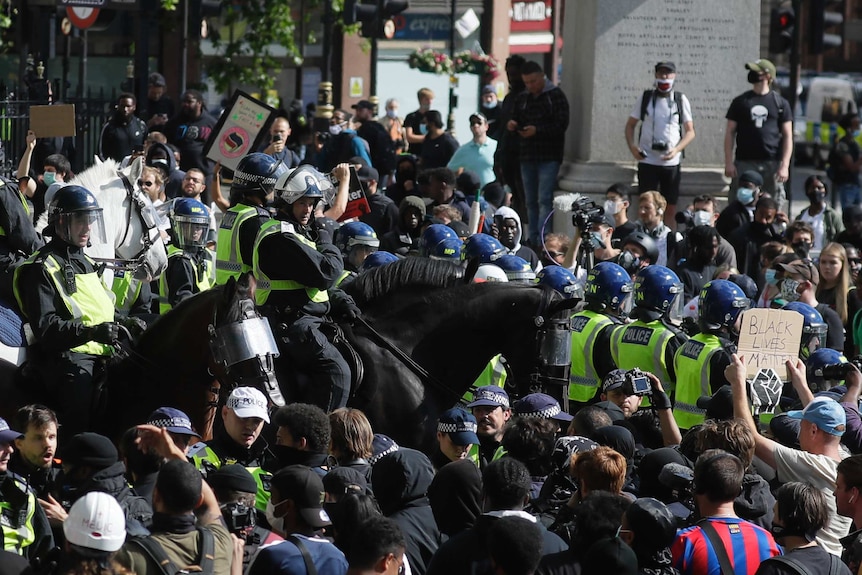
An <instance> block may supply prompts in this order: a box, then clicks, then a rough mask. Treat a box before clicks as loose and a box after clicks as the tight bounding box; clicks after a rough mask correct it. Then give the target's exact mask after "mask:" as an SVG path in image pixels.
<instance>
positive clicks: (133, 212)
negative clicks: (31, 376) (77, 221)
mask: <svg viewBox="0 0 862 575" xmlns="http://www.w3.org/2000/svg"><path fill="white" fill-rule="evenodd" d="M142 170H143V158H138V159H136V160H135V161H134V162H132V163H131V164H129V166H127V167H126V168H123V169H122V170H121V169H119V164H118V163H117V162H115V161H114V160H106V161H104V162H102V161H99V160H98V158H97V159H96V164H95V165H93V166H92V167H90V168H87V169H86V170H84V171H83V172H81V173H80V174H78V175H77V176H76V177H75V178H74V179H73V180H71V182H69V183H71V184H77V185H79V186H83V187H85V188H87V189H88V190H90V192H92V193H93V195H94V196H96V200H97V201H98V202H99V207H101V208H102V217H103V218H104V220H105V236H106V238H107V240H108V243H106V244H93V245H91V246H88V247H87V248H86V252H87V255H89V256H90V257H91V258H93V259H95V260H97V261H99V260H101V261H105V262H109V263H113V264H119V265H120V267H124V268H126V269H131V270H133V271H134V274H135V277H136V278H138V279H141V280H144V281H151V280H154V279H156V278H158V277H159V276H160V275H161V274H162V273H163V272H164V271H165V269H167V267H168V255H167V251H166V249H165V244H164V242H163V241H162V239H161V237H160V234H159V229H158V222H159V219H158V215H157V214H156V211H155V209H154V208H153V203H152V202H151V201H150V198H149V197H148V196H147V194H145V193H144V192H143V191H142V190H141V188H140V186H139V185H138V180H140V178H141V171H142ZM47 225H48V214H47V210H46V212H45V213H43V214H42V215H41V216H40V217H39V221H38V222H37V223H36V230H37V231H39V232H41V231H42V230H43V229H44V228H45V226H47ZM102 279H103V281H104V282H105V285H107V286H108V287H110V286H111V282H112V280H113V270H112V269H111V267H110V266H109V267H108V268H107V269H106V270H105V272H104V273H103V274H102ZM0 321H4V318H2V317H0ZM0 327H8V326H5V325H4V326H0ZM13 327H14V326H13ZM26 357H27V355H26V348H25V347H24V346H23V345H22V346H21V347H10V346H8V345H6V344H5V343H3V341H0V378H2V377H4V375H5V374H4V369H3V368H4V362H5V368H7V369H8V368H11V367H13V366H14V367H18V366H21V365H22V364H23V363H24V361H25V360H26ZM9 364H12V365H11V366H10V365H9Z"/></svg>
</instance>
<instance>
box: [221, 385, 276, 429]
mask: <svg viewBox="0 0 862 575" xmlns="http://www.w3.org/2000/svg"><path fill="white" fill-rule="evenodd" d="M227 406H228V407H229V408H230V409H232V410H233V412H234V413H236V416H237V417H242V418H246V417H259V418H260V419H262V420H264V421H265V422H267V423H269V412H268V411H267V409H266V407H267V401H266V397H265V396H264V395H263V392H261V391H259V390H257V389H255V388H253V387H237V388H236V389H234V390H233V391H232V392H230V396H228V398H227Z"/></svg>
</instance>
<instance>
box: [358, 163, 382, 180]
mask: <svg viewBox="0 0 862 575" xmlns="http://www.w3.org/2000/svg"><path fill="white" fill-rule="evenodd" d="M356 175H357V176H358V177H359V180H360V181H362V182H368V181H371V180H374V181H375V182H379V181H380V172H378V171H377V170H375V169H374V168H372V167H371V166H362V167H361V168H359V169H358V170H356Z"/></svg>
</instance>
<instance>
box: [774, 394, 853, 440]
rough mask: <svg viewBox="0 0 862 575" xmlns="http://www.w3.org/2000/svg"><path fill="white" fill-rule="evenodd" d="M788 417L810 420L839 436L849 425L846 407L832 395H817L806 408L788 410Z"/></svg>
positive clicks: (827, 431)
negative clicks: (845, 411)
mask: <svg viewBox="0 0 862 575" xmlns="http://www.w3.org/2000/svg"><path fill="white" fill-rule="evenodd" d="M787 417H790V418H791V419H802V420H805V421H809V422H811V423H813V424H814V425H816V426H817V427H818V428H820V429H821V430H823V431H825V432H826V433H829V434H831V435H837V436H839V437H840V436H841V435H844V430H845V429H846V427H847V415H846V414H845V413H844V408H843V407H842V406H841V404H840V403H838V402H837V401H835V400H834V399H832V398H831V397H815V398H814V399H813V400H811V403H809V404H808V405H806V406H805V409H802V410H794V411H788V412H787Z"/></svg>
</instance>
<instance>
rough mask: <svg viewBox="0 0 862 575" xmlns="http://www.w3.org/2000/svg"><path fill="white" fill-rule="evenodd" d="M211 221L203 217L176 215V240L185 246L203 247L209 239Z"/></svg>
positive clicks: (177, 243)
mask: <svg viewBox="0 0 862 575" xmlns="http://www.w3.org/2000/svg"><path fill="white" fill-rule="evenodd" d="M207 228H209V221H207V220H204V219H202V218H190V217H187V216H174V242H175V243H176V245H178V246H182V247H184V248H202V247H204V246H205V245H206V241H207Z"/></svg>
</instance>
